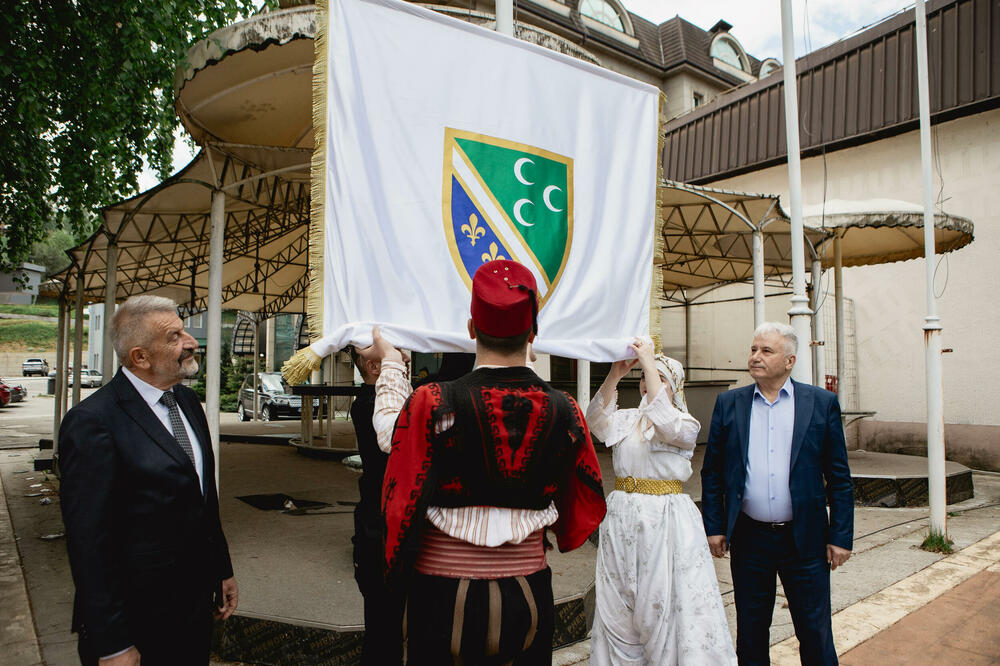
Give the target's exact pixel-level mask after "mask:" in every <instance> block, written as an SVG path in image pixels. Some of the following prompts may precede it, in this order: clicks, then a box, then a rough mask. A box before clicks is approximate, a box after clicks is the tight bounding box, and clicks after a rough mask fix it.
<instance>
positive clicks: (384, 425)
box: [372, 361, 413, 453]
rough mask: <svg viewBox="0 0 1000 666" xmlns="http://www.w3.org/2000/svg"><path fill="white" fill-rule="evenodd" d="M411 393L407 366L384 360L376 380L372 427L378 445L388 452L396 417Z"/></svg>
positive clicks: (390, 446)
mask: <svg viewBox="0 0 1000 666" xmlns="http://www.w3.org/2000/svg"><path fill="white" fill-rule="evenodd" d="M411 393H413V387H412V386H410V380H409V379H408V378H407V376H406V366H405V365H403V364H402V363H397V362H395V361H382V372H381V373H380V374H379V376H378V380H376V382H375V413H374V414H372V427H374V428H375V437H376V439H377V440H378V447H379V448H380V449H382V450H383V451H384V452H386V453H389V450H390V449H391V448H392V431H393V428H395V427H396V418H397V417H398V416H399V413H400V412H401V411H402V410H403V404H404V403H405V402H406V399H407V398H409V397H410V394H411Z"/></svg>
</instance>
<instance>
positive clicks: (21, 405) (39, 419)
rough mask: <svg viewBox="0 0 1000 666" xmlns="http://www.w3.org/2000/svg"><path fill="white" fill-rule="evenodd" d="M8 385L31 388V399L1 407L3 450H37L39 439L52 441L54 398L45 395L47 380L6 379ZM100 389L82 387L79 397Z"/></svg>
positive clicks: (84, 396)
mask: <svg viewBox="0 0 1000 666" xmlns="http://www.w3.org/2000/svg"><path fill="white" fill-rule="evenodd" d="M4 379H5V381H6V382H7V383H8V384H20V385H21V386H23V387H24V388H26V389H28V397H26V398H25V399H24V400H22V401H21V402H13V403H11V404H9V405H7V406H6V407H0V449H21V448H38V440H39V439H42V438H45V439H51V438H52V414H53V410H54V408H55V402H54V398H53V397H52V396H51V395H46V394H45V388H46V383H47V381H48V379H47V378H46V377H5V378H4ZM96 390H97V389H92V388H83V389H81V390H80V398H81V399H83V398H86V397H87V396H88V395H90V394H91V393H93V392H94V391H96Z"/></svg>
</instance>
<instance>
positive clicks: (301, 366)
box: [281, 347, 323, 386]
mask: <svg viewBox="0 0 1000 666" xmlns="http://www.w3.org/2000/svg"><path fill="white" fill-rule="evenodd" d="M322 364H323V359H321V358H320V357H319V355H318V354H317V353H316V352H314V351H313V350H312V349H311V348H309V347H303V348H302V349H300V350H298V351H297V352H295V353H294V354H292V357H291V358H290V359H288V360H287V361H285V363H284V365H282V366H281V375H282V376H283V377H284V378H285V381H286V382H288V383H289V384H291V385H292V386H295V385H296V384H301V383H303V382H304V381H306V380H307V379H309V375H311V374H312V373H313V371H314V370H319V368H320V366H321V365H322Z"/></svg>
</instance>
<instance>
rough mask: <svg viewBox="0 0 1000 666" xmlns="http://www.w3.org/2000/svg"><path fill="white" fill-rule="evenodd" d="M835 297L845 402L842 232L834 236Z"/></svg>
mask: <svg viewBox="0 0 1000 666" xmlns="http://www.w3.org/2000/svg"><path fill="white" fill-rule="evenodd" d="M833 299H834V301H835V304H834V307H835V308H836V319H837V324H836V326H837V397H838V398H839V399H840V404H841V408H843V404H844V400H843V398H844V360H845V359H844V254H843V251H842V250H841V247H840V234H837V235H836V236H834V237H833Z"/></svg>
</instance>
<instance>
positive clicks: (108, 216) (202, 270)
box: [60, 144, 310, 317]
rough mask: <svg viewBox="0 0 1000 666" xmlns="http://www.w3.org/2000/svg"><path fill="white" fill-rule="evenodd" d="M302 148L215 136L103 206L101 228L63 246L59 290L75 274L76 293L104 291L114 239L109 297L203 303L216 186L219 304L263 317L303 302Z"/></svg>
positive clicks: (188, 307) (195, 307) (305, 156)
mask: <svg viewBox="0 0 1000 666" xmlns="http://www.w3.org/2000/svg"><path fill="white" fill-rule="evenodd" d="M211 153H216V155H212V154H211ZM309 153H310V151H308V150H304V149H300V150H295V149H287V148H269V147H266V146H237V145H233V144H215V145H213V147H212V148H209V149H208V150H204V151H202V152H201V153H199V154H198V155H197V156H196V157H195V159H194V160H193V161H192V162H191V163H190V164H189V165H188V166H187V167H185V168H184V169H183V170H182V171H180V172H179V173H178V174H176V175H174V176H172V177H171V178H169V179H167V180H166V181H164V182H163V183H161V184H160V185H158V186H157V187H155V188H153V189H152V190H150V191H148V192H145V193H143V194H141V195H138V196H136V197H133V198H132V199H128V200H126V201H123V202H121V203H118V204H115V205H113V206H109V207H107V208H105V209H104V211H102V214H103V217H104V220H105V222H104V224H103V225H102V227H101V229H100V230H99V231H98V232H96V233H95V234H94V235H93V236H92V237H91V238H90V239H89V240H88V241H86V242H85V243H83V244H82V245H80V246H79V247H77V248H75V249H73V250H71V251H70V253H69V254H70V257H71V259H72V260H73V263H72V265H71V266H70V267H69V268H68V269H67V270H66V271H64V273H63V274H62V275H61V276H60V277H61V278H62V279H63V282H64V288H63V294H64V298H68V297H69V294H70V293H71V291H72V290H74V289H75V283H76V281H77V279H79V278H81V277H82V279H83V282H84V289H83V298H84V301H85V302H87V301H89V302H96V301H100V300H103V299H104V297H105V288H106V286H107V283H108V279H109V276H108V275H107V268H108V261H107V251H108V249H109V247H110V246H114V247H115V248H116V250H117V262H116V266H115V276H114V278H113V280H114V283H115V300H119V301H120V300H124V299H126V298H128V297H129V296H131V295H133V294H140V293H159V294H163V295H167V296H170V297H172V298H174V299H175V300H176V301H178V303H180V304H182V305H183V308H184V310H185V311H186V313H188V314H193V313H196V312H201V311H204V310H206V309H207V307H208V305H207V295H208V271H209V258H208V257H209V244H210V235H211V234H210V232H211V195H212V192H213V191H217V190H221V191H222V192H224V193H225V195H226V198H227V200H228V201H227V207H226V214H225V226H226V242H225V246H224V249H223V262H224V269H223V275H224V278H223V287H222V302H223V307H224V308H227V309H240V310H248V311H252V312H259V313H261V314H262V315H264V316H265V317H267V316H271V315H273V314H276V313H279V312H302V311H304V309H305V308H304V297H305V291H306V286H307V283H308V278H307V272H308V251H309V248H308V233H307V231H308V224H309V183H308V173H309V161H308V160H309ZM257 164H263V166H256V165H257ZM216 173H217V174H218V175H217V178H216V176H215V174H216Z"/></svg>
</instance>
